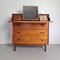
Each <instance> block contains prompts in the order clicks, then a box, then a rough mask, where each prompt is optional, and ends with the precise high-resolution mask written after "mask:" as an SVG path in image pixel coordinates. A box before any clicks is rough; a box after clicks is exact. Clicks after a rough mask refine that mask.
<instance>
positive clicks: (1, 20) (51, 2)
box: [0, 0, 60, 44]
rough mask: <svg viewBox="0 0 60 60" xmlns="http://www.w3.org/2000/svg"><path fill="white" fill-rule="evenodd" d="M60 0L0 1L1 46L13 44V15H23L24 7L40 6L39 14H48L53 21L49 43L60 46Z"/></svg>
mask: <svg viewBox="0 0 60 60" xmlns="http://www.w3.org/2000/svg"><path fill="white" fill-rule="evenodd" d="M59 2H60V0H0V44H8V43H12V27H11V23H8V21H9V20H10V19H11V14H12V13H23V5H34V6H38V9H39V11H38V12H39V13H48V14H49V15H50V18H51V21H54V22H53V23H50V29H49V33H50V34H49V43H50V44H60V27H59V26H60V7H59V5H60V4H59Z"/></svg>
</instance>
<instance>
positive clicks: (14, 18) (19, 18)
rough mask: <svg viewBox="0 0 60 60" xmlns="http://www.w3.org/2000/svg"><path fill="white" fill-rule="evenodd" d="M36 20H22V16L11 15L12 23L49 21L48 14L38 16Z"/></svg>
mask: <svg viewBox="0 0 60 60" xmlns="http://www.w3.org/2000/svg"><path fill="white" fill-rule="evenodd" d="M37 16H38V18H37V20H36V19H24V18H23V14H12V21H50V18H49V14H38V15H37Z"/></svg>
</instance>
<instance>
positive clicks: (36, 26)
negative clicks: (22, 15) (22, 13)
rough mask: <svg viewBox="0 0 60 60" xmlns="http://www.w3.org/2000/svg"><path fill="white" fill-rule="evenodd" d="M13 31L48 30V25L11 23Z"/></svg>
mask: <svg viewBox="0 0 60 60" xmlns="http://www.w3.org/2000/svg"><path fill="white" fill-rule="evenodd" d="M13 29H48V23H39V24H28V23H27V24H23V23H21V24H20V23H13Z"/></svg>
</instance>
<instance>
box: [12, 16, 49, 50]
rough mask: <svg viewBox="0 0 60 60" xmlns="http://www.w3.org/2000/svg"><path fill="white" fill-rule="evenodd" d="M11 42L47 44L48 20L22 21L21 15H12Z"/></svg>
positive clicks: (22, 44)
mask: <svg viewBox="0 0 60 60" xmlns="http://www.w3.org/2000/svg"><path fill="white" fill-rule="evenodd" d="M12 28H13V30H12V31H13V32H12V34H13V35H12V43H13V45H14V51H15V50H16V46H18V45H19V46H44V47H45V48H44V51H46V45H47V44H49V22H48V21H22V16H20V15H17V16H16V15H15V16H14V17H12Z"/></svg>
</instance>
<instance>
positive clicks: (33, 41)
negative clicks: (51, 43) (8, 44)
mask: <svg viewBox="0 0 60 60" xmlns="http://www.w3.org/2000/svg"><path fill="white" fill-rule="evenodd" d="M30 39H31V38H30ZM30 39H29V38H16V39H14V40H13V43H14V44H21V43H22V44H29V43H30V44H48V40H47V39H35V38H34V39H31V40H30Z"/></svg>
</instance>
